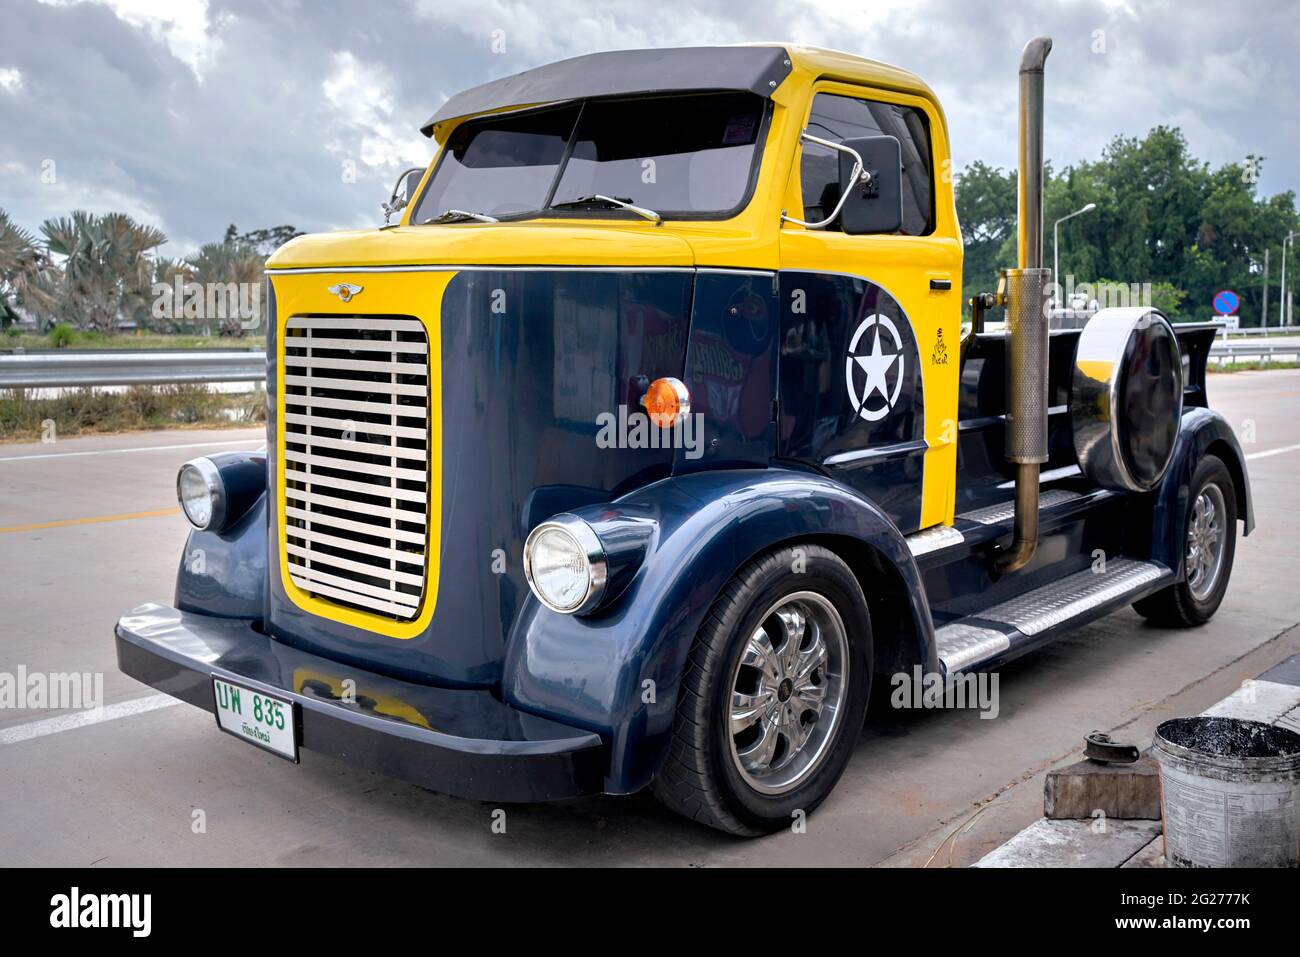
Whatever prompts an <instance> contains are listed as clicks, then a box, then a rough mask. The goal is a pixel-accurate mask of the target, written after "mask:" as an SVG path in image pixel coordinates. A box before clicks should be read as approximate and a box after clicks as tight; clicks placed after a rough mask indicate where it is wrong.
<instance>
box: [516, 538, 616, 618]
mask: <svg viewBox="0 0 1300 957" xmlns="http://www.w3.org/2000/svg"><path fill="white" fill-rule="evenodd" d="M524 575H525V577H527V579H528V587H529V588H531V589H532V592H533V594H534V595H536V596H537V600H538V601H540V602H541V603H542V604H543V605H545V606H546V607H547V608H549V609H551V610H552V611H558V612H560V613H562V614H566V615H575V614H581V613H582V612H584V611H590V610H591V609H592V608H595V607H596V605H597V604H599V603H600V599H601V596H602V595H603V594H604V592H605V580H606V577H607V566H606V562H605V549H604V548H603V547H602V546H601V544H600V539H599V538H598V537H597V536H596V533H595V531H593V530H592V527H591V526H590V525H588V524H587V523H586V522H584V521H583V520H582V519H580V518H578V517H577V516H574V515H557V516H556V517H555V518H553V519H551V520H549V521H546V522H543V523H542V524H541V525H538V526H537V527H536V528H535V529H533V531H532V534H531V535H529V536H528V541H527V542H525V543H524Z"/></svg>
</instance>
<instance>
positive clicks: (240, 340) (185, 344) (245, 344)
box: [0, 325, 266, 352]
mask: <svg viewBox="0 0 1300 957" xmlns="http://www.w3.org/2000/svg"><path fill="white" fill-rule="evenodd" d="M265 345H266V334H265V333H257V334H254V335H247V336H191V335H174V336H173V335H158V334H154V333H143V334H141V335H138V336H137V335H132V334H131V333H127V332H122V333H117V334H116V335H111V336H110V335H105V334H104V333H102V332H90V331H84V330H78V329H73V328H72V327H70V326H66V325H59V326H55V327H54V328H53V329H52V330H51V331H50V332H49V333H47V334H46V335H43V336H38V335H35V334H33V333H26V332H24V333H16V332H15V331H14V330H9V331H8V332H6V333H5V334H4V335H0V350H10V349H25V350H27V351H29V352H31V351H34V350H37V349H257V348H262V347H264V346H265Z"/></svg>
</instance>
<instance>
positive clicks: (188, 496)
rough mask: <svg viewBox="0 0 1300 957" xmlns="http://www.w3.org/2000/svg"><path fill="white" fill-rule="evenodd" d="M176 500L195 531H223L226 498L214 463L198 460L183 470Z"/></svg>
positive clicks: (180, 473) (185, 466)
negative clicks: (221, 529)
mask: <svg viewBox="0 0 1300 957" xmlns="http://www.w3.org/2000/svg"><path fill="white" fill-rule="evenodd" d="M176 497H177V498H178V499H180V503H181V508H182V509H184V511H185V517H186V518H188V519H189V520H190V524H191V525H193V526H194V527H195V528H201V529H202V528H213V529H220V528H221V523H222V521H223V520H224V517H225V511H226V497H225V494H224V489H223V487H222V483H221V472H220V471H218V469H217V467H216V465H215V464H213V462H212V460H211V459H206V458H202V459H195V460H194V461H192V462H186V463H185V464H184V465H182V466H181V470H180V472H179V473H178V474H177V476H176Z"/></svg>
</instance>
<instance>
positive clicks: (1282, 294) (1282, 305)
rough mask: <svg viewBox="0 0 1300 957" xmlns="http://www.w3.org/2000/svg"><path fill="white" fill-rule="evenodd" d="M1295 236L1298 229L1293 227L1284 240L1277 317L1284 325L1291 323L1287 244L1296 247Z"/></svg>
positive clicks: (1279, 322)
mask: <svg viewBox="0 0 1300 957" xmlns="http://www.w3.org/2000/svg"><path fill="white" fill-rule="evenodd" d="M1295 236H1296V231H1295V230H1294V229H1293V230H1291V232H1289V233H1287V234H1286V238H1285V239H1283V240H1282V284H1281V285H1280V286H1279V287H1278V290H1277V317H1278V324H1279V325H1283V326H1288V325H1290V324H1291V322H1290V318H1291V317H1290V316H1288V315H1287V308H1286V305H1287V304H1286V244H1287V243H1290V244H1291V248H1292V249H1295Z"/></svg>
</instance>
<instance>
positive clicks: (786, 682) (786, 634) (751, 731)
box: [728, 592, 849, 794]
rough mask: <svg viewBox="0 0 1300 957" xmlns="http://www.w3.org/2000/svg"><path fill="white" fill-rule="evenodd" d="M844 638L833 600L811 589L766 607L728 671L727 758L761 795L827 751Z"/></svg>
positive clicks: (835, 720) (839, 700) (811, 766)
mask: <svg viewBox="0 0 1300 957" xmlns="http://www.w3.org/2000/svg"><path fill="white" fill-rule="evenodd" d="M848 669H849V643H848V637H847V635H846V634H845V631H844V622H843V620H842V619H841V618H840V614H839V612H838V611H836V610H835V606H834V605H832V604H831V603H830V601H828V600H827V599H826V598H824V597H823V596H822V595H819V594H817V593H816V592H798V593H796V594H793V595H787V596H786V597H784V598H782V599H781V600H780V601H778V602H777V603H776V604H775V605H773V606H772V607H771V608H769V609H768V610H767V613H766V614H764V616H763V618H762V620H761V621H760V623H759V626H758V628H757V629H755V631H754V633H753V634H752V635H750V636H749V640H748V642H747V643H746V644H745V647H744V649H743V650H742V651H741V654H740V658H739V660H738V661H737V662H736V666H735V668H734V669H733V671H732V675H731V683H730V688H731V699H730V704H729V706H728V717H729V720H730V729H729V737H730V741H731V758H732V761H733V762H734V764H735V767H736V769H737V770H738V771H739V772H740V775H741V777H742V778H744V780H745V782H746V783H747V784H749V786H750V787H752V788H754V789H755V790H756V791H760V792H762V793H764V794H780V793H782V792H785V791H789V790H790V789H792V788H794V787H796V786H798V785H799V784H800V783H801V782H803V781H804V780H805V779H806V778H808V776H809V775H811V774H812V773H813V772H814V771H815V770H816V769H817V768H818V766H819V765H820V764H821V762H822V759H823V758H824V757H825V755H826V752H827V751H828V750H829V745H830V742H831V741H832V739H833V737H834V734H835V731H836V728H837V726H838V724H839V717H840V712H841V710H842V706H843V704H844V699H845V696H846V694H847V690H848V685H849V681H848V679H849V675H848Z"/></svg>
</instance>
